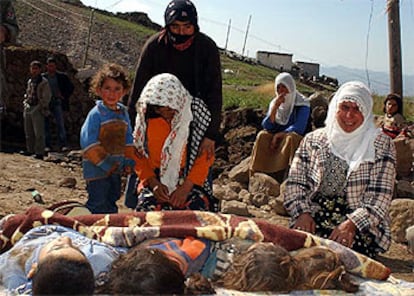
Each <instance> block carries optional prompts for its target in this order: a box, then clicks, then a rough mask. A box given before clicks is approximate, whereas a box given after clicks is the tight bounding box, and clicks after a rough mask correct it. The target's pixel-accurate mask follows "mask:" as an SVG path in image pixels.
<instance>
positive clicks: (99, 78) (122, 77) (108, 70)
mask: <svg viewBox="0 0 414 296" xmlns="http://www.w3.org/2000/svg"><path fill="white" fill-rule="evenodd" d="M107 78H111V79H113V80H115V81H117V82H119V83H121V84H122V86H123V88H124V90H127V91H128V90H129V88H130V87H131V81H130V79H129V76H128V72H127V71H126V70H125V69H124V68H123V67H122V66H121V65H118V64H114V63H111V64H105V65H103V66H102V68H101V69H100V70H99V71H98V72H97V73H96V74H95V75H94V76H93V78H92V81H91V86H90V91H91V92H92V93H94V94H96V89H97V88H101V87H102V85H103V83H104V81H105V79H107Z"/></svg>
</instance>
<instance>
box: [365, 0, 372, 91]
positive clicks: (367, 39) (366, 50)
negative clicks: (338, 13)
mask: <svg viewBox="0 0 414 296" xmlns="http://www.w3.org/2000/svg"><path fill="white" fill-rule="evenodd" d="M373 10H374V0H371V10H370V12H369V17H368V30H367V38H366V45H365V46H366V47H365V73H366V75H367V83H368V87H371V83H370V81H369V72H368V53H369V33H370V31H371V23H372V12H373Z"/></svg>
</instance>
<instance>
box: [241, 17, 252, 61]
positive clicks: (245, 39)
mask: <svg viewBox="0 0 414 296" xmlns="http://www.w3.org/2000/svg"><path fill="white" fill-rule="evenodd" d="M251 21H252V15H250V16H249V22H248V23H247V29H246V35H245V36H244V43H243V50H242V56H244V49H245V48H246V41H247V34H248V33H249V28H250V22H251Z"/></svg>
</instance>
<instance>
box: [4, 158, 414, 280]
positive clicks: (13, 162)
mask: <svg viewBox="0 0 414 296" xmlns="http://www.w3.org/2000/svg"><path fill="white" fill-rule="evenodd" d="M52 156H53V157H52V159H54V160H55V161H54V162H52V161H44V160H43V161H42V160H37V159H34V158H31V157H29V156H22V155H20V154H16V153H14V154H10V153H1V152H0V205H1V206H0V218H1V217H3V216H5V215H7V214H10V213H19V212H22V211H25V210H26V209H27V208H28V207H30V206H31V205H35V204H36V205H41V206H45V207H47V206H50V205H52V204H54V203H56V202H60V201H63V200H65V199H66V200H76V201H80V202H82V203H84V202H86V200H87V192H86V190H85V188H86V185H85V181H84V180H83V178H82V170H81V167H80V162H79V154H77V153H76V152H75V153H73V152H72V153H71V154H69V155H68V156H69V158H70V161H69V159H68V158H67V157H64V156H65V155H62V154H53V155H52ZM65 178H73V179H75V180H76V185H75V186H69V185H67V184H64V183H68V182H67V181H68V180H67V179H66V180H65ZM64 181H65V182H64ZM72 185H73V184H72ZM66 186H69V187H66ZM34 190H37V191H38V192H39V193H40V194H41V196H42V200H43V201H44V204H38V203H36V202H35V201H34V200H33V198H32V191H34ZM119 207H120V211H128V209H126V208H125V207H124V206H123V198H121V200H120V201H119ZM269 221H270V222H272V223H275V222H277V223H283V224H285V221H286V217H281V216H272V217H270V216H269ZM377 259H378V260H379V261H381V262H382V263H384V264H385V265H386V266H388V267H389V268H391V270H392V275H393V276H394V277H396V278H401V279H404V280H407V281H410V282H414V255H413V254H410V253H409V252H408V250H407V246H406V245H404V244H398V243H392V245H391V248H390V250H389V251H388V252H386V253H385V254H382V255H380V256H379V257H378V258H377Z"/></svg>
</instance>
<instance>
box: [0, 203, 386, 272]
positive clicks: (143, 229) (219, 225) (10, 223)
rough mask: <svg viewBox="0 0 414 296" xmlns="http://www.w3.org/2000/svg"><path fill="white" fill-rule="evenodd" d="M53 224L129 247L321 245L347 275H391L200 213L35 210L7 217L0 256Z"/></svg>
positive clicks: (363, 260) (282, 230)
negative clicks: (158, 241) (166, 241)
mask: <svg viewBox="0 0 414 296" xmlns="http://www.w3.org/2000/svg"><path fill="white" fill-rule="evenodd" d="M47 224H58V225H62V226H66V227H69V228H72V229H75V230H77V231H79V232H80V233H82V234H83V235H85V236H87V237H89V238H93V239H96V240H99V241H101V242H105V243H107V244H110V245H113V246H124V247H131V246H134V245H136V244H138V243H140V242H142V241H144V240H146V239H149V238H157V237H186V236H194V237H199V238H206V239H210V240H213V241H222V240H225V239H229V238H231V237H237V238H241V239H249V240H253V241H258V242H259V241H265V242H273V243H275V244H279V245H281V246H283V247H284V248H286V249H287V250H288V251H292V250H297V249H300V248H303V247H312V246H315V245H325V246H327V247H329V248H332V249H334V250H335V251H336V252H338V253H339V255H340V258H341V260H342V262H343V263H344V265H345V268H346V269H347V271H349V272H350V273H352V274H355V275H358V276H361V277H364V278H370V279H377V280H385V279H387V278H388V276H389V275H390V273H391V271H390V269H389V268H387V267H386V266H384V265H383V264H382V263H380V262H377V261H375V260H373V259H371V258H369V257H366V256H364V255H361V254H359V253H356V252H354V251H352V250H351V249H349V248H346V247H344V246H342V245H340V244H337V243H336V242H333V241H330V240H326V239H322V238H319V237H316V236H314V235H312V234H309V233H306V232H301V231H297V230H293V229H288V228H286V227H283V226H280V225H275V224H271V223H269V222H267V221H264V220H261V219H255V218H252V219H249V218H246V217H240V216H236V215H228V214H220V213H211V212H201V211H163V212H134V213H120V214H107V215H104V214H90V215H83V216H76V217H68V216H64V215H62V214H59V213H55V212H52V211H50V210H46V209H43V208H40V207H36V206H34V207H31V208H29V209H28V210H27V211H26V212H25V213H22V214H15V215H12V216H9V217H6V218H5V219H4V221H2V223H1V227H0V253H2V252H4V251H6V250H8V249H9V248H10V247H11V246H13V245H14V244H15V243H16V242H17V241H18V240H19V239H20V238H21V237H22V236H23V234H24V233H26V232H27V231H29V230H30V229H32V228H33V227H36V226H40V225H47Z"/></svg>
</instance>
